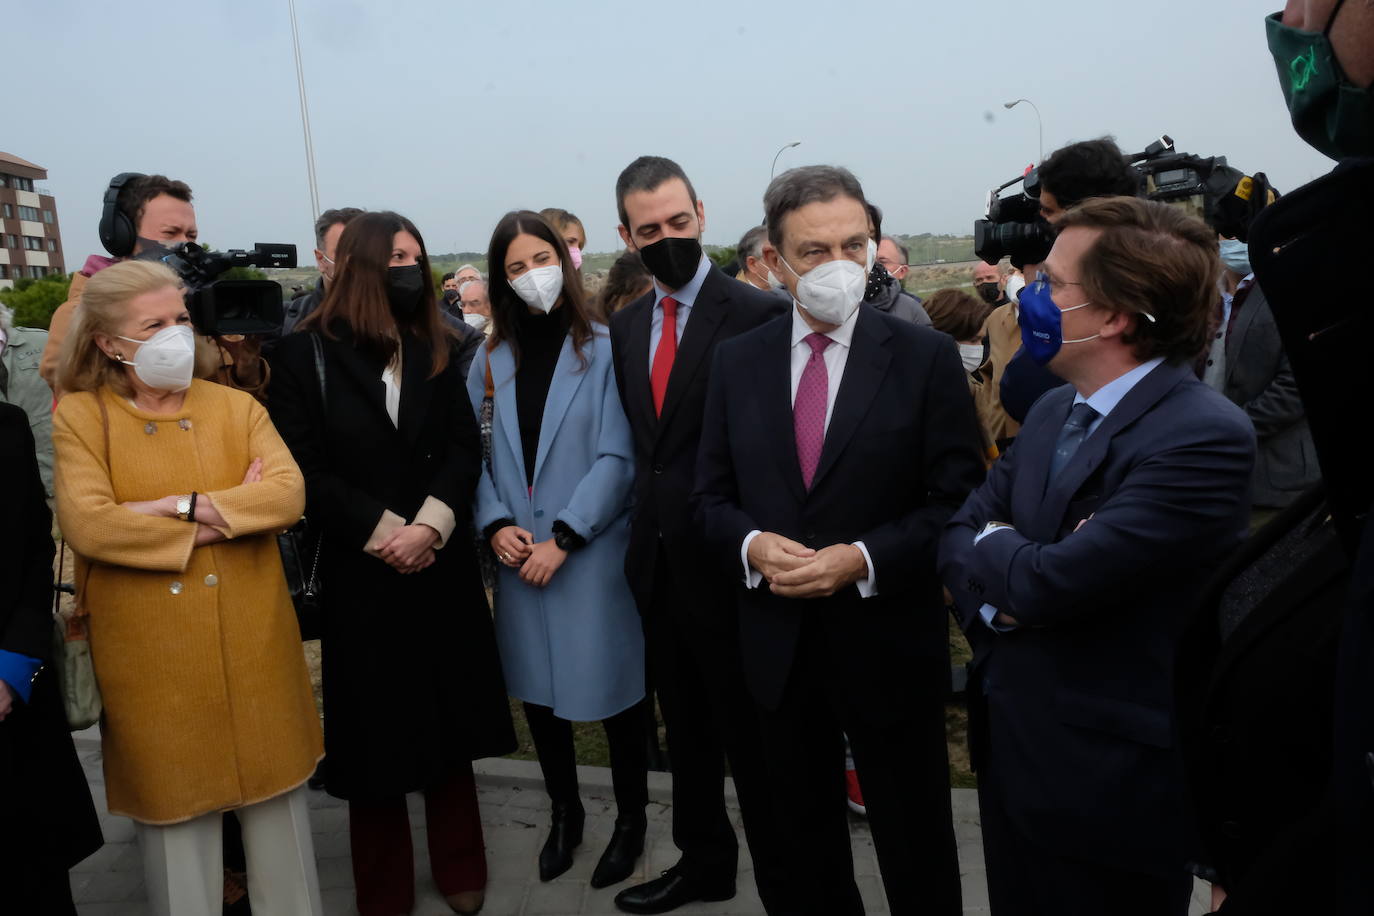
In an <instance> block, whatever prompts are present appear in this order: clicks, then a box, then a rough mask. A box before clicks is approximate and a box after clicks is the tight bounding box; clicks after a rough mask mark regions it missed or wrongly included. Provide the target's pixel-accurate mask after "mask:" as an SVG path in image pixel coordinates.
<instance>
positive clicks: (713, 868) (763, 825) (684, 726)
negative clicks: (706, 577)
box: [644, 548, 787, 914]
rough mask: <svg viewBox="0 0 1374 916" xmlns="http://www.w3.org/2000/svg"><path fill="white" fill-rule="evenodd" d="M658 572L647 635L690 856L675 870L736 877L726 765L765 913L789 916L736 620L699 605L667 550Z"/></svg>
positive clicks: (679, 820) (679, 832)
mask: <svg viewBox="0 0 1374 916" xmlns="http://www.w3.org/2000/svg"><path fill="white" fill-rule="evenodd" d="M656 568H657V570H658V573H657V577H656V581H655V584H654V585H655V587H654V603H653V606H652V607H650V608H649V609H648V612H647V613H646V614H645V616H644V637H645V644H646V651H647V653H648V660H649V673H650V678H651V679H652V681H653V685H654V690H655V691H656V692H657V694H658V702H659V707H660V708H661V709H662V710H663V723H664V726H665V728H666V730H667V735H668V756H669V759H670V760H671V761H672V768H673V843H674V844H676V845H677V848H678V849H679V850H681V851H682V858H681V860H680V861H679V862H678V866H677V867H678V869H679V870H680V871H681V872H682V873H683V874H685V875H688V876H689V877H691V878H692V879H693V880H695V881H699V882H701V883H704V884H710V885H715V886H719V885H722V884H729V883H733V882H734V881H735V876H736V874H737V872H738V868H739V841H738V840H736V839H735V828H734V826H733V825H732V824H731V822H730V817H729V814H728V813H727V812H726V808H725V764H726V762H727V761H728V762H729V764H730V775H731V776H733V777H734V780H735V792H736V795H737V796H738V797H739V803H740V815H741V818H742V819H743V821H744V835H745V839H746V841H747V842H748V843H749V853H750V855H751V856H752V857H753V860H754V881H755V884H756V885H757V887H758V892H759V899H760V900H761V901H762V902H763V905H764V909H765V910H766V911H767V912H769V913H779V914H781V913H785V912H787V911H786V909H785V908H784V906H783V898H782V894H783V890H784V887H785V882H786V875H785V874H784V871H783V861H782V856H783V852H782V841H781V838H780V836H779V835H778V827H777V820H776V818H774V817H773V814H772V799H771V797H770V793H769V791H768V785H767V772H766V768H765V766H764V761H763V743H762V740H761V737H760V734H759V720H758V714H757V712H756V710H755V708H754V705H753V702H752V701H751V700H750V699H749V694H748V691H747V689H746V688H745V685H744V669H743V666H742V663H741V661H740V651H739V633H738V630H737V628H736V624H735V620H734V615H733V614H722V613H720V611H719V610H717V609H708V610H709V613H702V609H701V608H697V607H691V606H690V602H691V600H692V599H691V597H690V596H691V595H693V594H694V593H696V592H697V590H696V589H695V588H692V587H691V585H690V583H681V582H677V581H675V580H674V577H673V576H672V574H671V572H670V571H669V566H668V561H667V557H666V556H665V555H664V553H663V552H662V548H660V553H659V557H658V564H657V567H656ZM725 600H727V601H728V600H732V598H730V597H727V598H726V599H725ZM706 620H710V621H713V622H714V624H715V625H712V624H711V623H707V622H705V621H706Z"/></svg>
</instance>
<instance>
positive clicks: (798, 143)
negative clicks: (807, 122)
mask: <svg viewBox="0 0 1374 916" xmlns="http://www.w3.org/2000/svg"><path fill="white" fill-rule="evenodd" d="M794 146H801V141H800V140H793V141H792V142H791V143H789V144H787V145H786V146H784V147H783V148H782V149H780V150H778V151H777V153H776V154H775V155H774V156H773V167H772V168H771V169H769V170H768V180H769V181H772V180H773V176H774V175H776V174H777V171H778V156H781V155H782V154H783V153H785V152H787V151H788V150H790V149H791V148H792V147H794Z"/></svg>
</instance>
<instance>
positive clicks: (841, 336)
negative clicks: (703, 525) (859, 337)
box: [740, 302, 878, 598]
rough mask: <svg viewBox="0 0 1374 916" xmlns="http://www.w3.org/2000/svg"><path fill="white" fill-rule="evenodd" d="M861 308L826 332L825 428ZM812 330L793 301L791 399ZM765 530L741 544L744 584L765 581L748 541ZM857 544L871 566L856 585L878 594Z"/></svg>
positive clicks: (807, 353) (875, 578)
mask: <svg viewBox="0 0 1374 916" xmlns="http://www.w3.org/2000/svg"><path fill="white" fill-rule="evenodd" d="M858 320H859V311H858V309H855V311H854V314H852V315H850V316H849V320H848V321H846V322H845V323H844V324H842V325H840V326H839V327H837V328H836V329H835V330H833V331H830V332H829V333H827V334H826V335H825V336H826V337H829V338H830V339H831V341H833V343H831V345H830V346H828V347H826V348H825V351H824V352H823V353H822V354H821V358H822V359H824V360H825V375H826V392H825V430H826V432H827V433H828V432H829V431H830V418H831V417H833V416H834V415H835V396H836V395H837V394H839V391H840V382H841V380H842V379H843V378H844V367H845V364H846V363H847V362H849V345H850V343H851V342H852V341H853V339H854V325H855V324H857V323H858ZM811 333H812V331H811V327H810V325H808V324H807V323H806V322H805V321H804V320H803V319H802V316H801V313H800V312H799V311H798V310H797V305H796V303H795V302H794V303H793V305H792V351H791V353H792V362H791V369H792V403H793V405H795V404H796V403H797V387H798V386H799V385H800V384H801V377H802V372H803V371H804V370H805V369H806V364H807V362H809V361H810V359H811V353H812V350H811V345H810V344H809V343H807V342H806V338H807V337H808V336H809V335H810V334H811ZM760 534H762V532H761V531H759V530H757V529H755V530H754V531H751V532H749V533H748V534H747V535H745V537H744V544H743V545H742V546H741V547H740V560H741V561H743V563H744V584H745V586H746V587H748V588H758V586H759V584H760V583H761V582H762V581H763V573H761V572H759V571H758V570H756V569H753V568H752V567H751V566H750V565H749V545H750V544H752V543H753V542H754V538H756V537H758V536H759V535H760ZM854 546H855V547H857V548H859V552H860V553H862V554H863V555H864V564H865V565H866V566H867V567H868V574H867V575H866V576H864V577H863V578H862V579H860V580H859V581H858V582H856V583H855V585H857V586H858V589H859V595H860V596H861V597H863V598H870V597H872V596H873V595H876V594H878V576H877V573H876V571H875V570H874V569H873V558H872V557H870V556H869V555H868V548H867V547H865V546H864V542H863V541H856V542H854Z"/></svg>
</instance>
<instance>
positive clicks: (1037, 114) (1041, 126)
mask: <svg viewBox="0 0 1374 916" xmlns="http://www.w3.org/2000/svg"><path fill="white" fill-rule="evenodd" d="M1022 102H1025V103H1026V104H1027V105H1029V106H1030V107H1031V109H1032V110H1034V112H1035V126H1036V128H1037V129H1038V130H1039V134H1040V158H1039V159H1037V160H1036V161H1037V162H1044V161H1045V121H1044V119H1043V118H1041V117H1040V109H1039V107H1037V106H1036V104H1035V103H1034V102H1032V101H1031V100H1030V99H1017V100H1016V101H1014V102H1003V103H1002V107H1003V108H1015V107H1016V106H1017V105H1020V104H1021V103H1022Z"/></svg>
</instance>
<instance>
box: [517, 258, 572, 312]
mask: <svg viewBox="0 0 1374 916" xmlns="http://www.w3.org/2000/svg"><path fill="white" fill-rule="evenodd" d="M508 282H509V283H510V288H511V289H513V290H515V294H516V295H517V296H519V297H520V299H521V301H523V302H524V303H525V304H526V305H528V306H529V307H530V308H532V309H539V310H540V311H542V312H544V313H545V314H548V313H549V312H550V311H552V309H553V306H554V303H556V302H557V301H558V297H559V296H561V295H563V266H562V265H561V264H550V265H548V266H547V267H535V268H532V269H530V270H527V271H525V272H524V273H522V274H521V275H520V276H518V277H516V278H515V279H514V280H510V281H508Z"/></svg>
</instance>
